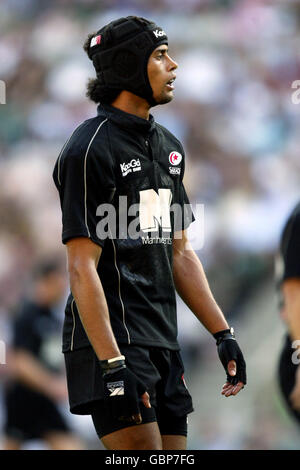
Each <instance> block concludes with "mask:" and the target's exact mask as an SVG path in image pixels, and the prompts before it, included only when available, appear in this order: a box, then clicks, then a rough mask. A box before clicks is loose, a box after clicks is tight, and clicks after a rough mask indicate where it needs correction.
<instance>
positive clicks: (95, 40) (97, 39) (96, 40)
mask: <svg viewBox="0 0 300 470" xmlns="http://www.w3.org/2000/svg"><path fill="white" fill-rule="evenodd" d="M100 42H101V34H99V36H95V37H94V38H92V39H91V44H90V47H94V46H98V44H100Z"/></svg>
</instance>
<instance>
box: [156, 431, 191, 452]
mask: <svg viewBox="0 0 300 470" xmlns="http://www.w3.org/2000/svg"><path fill="white" fill-rule="evenodd" d="M161 439H162V448H163V450H186V437H185V436H173V435H162V436H161Z"/></svg>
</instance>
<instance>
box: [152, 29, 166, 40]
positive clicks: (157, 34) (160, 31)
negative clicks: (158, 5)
mask: <svg viewBox="0 0 300 470" xmlns="http://www.w3.org/2000/svg"><path fill="white" fill-rule="evenodd" d="M153 34H154V36H155V37H156V39H158V38H161V37H162V36H166V33H165V32H164V31H163V30H162V29H161V30H159V29H156V30H155V31H153Z"/></svg>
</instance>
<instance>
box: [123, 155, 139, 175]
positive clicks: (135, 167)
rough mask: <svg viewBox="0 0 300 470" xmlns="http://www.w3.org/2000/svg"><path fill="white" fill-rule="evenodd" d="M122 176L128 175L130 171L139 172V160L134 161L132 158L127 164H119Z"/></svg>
mask: <svg viewBox="0 0 300 470" xmlns="http://www.w3.org/2000/svg"><path fill="white" fill-rule="evenodd" d="M120 167H121V171H122V175H123V176H126V175H128V173H131V172H132V171H140V170H141V162H140V159H139V158H138V159H137V160H135V158H133V159H132V160H131V161H130V162H128V163H120Z"/></svg>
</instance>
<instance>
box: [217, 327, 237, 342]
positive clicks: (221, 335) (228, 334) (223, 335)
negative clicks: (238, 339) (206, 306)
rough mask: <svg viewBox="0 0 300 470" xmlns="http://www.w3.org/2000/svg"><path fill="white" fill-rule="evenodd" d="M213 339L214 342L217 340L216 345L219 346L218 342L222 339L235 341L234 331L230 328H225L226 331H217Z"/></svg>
mask: <svg viewBox="0 0 300 470" xmlns="http://www.w3.org/2000/svg"><path fill="white" fill-rule="evenodd" d="M213 337H214V338H215V340H217V345H218V344H220V342H221V341H223V340H224V339H228V338H231V339H235V335H234V329H233V328H232V327H231V328H227V330H221V331H217V333H214V334H213Z"/></svg>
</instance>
